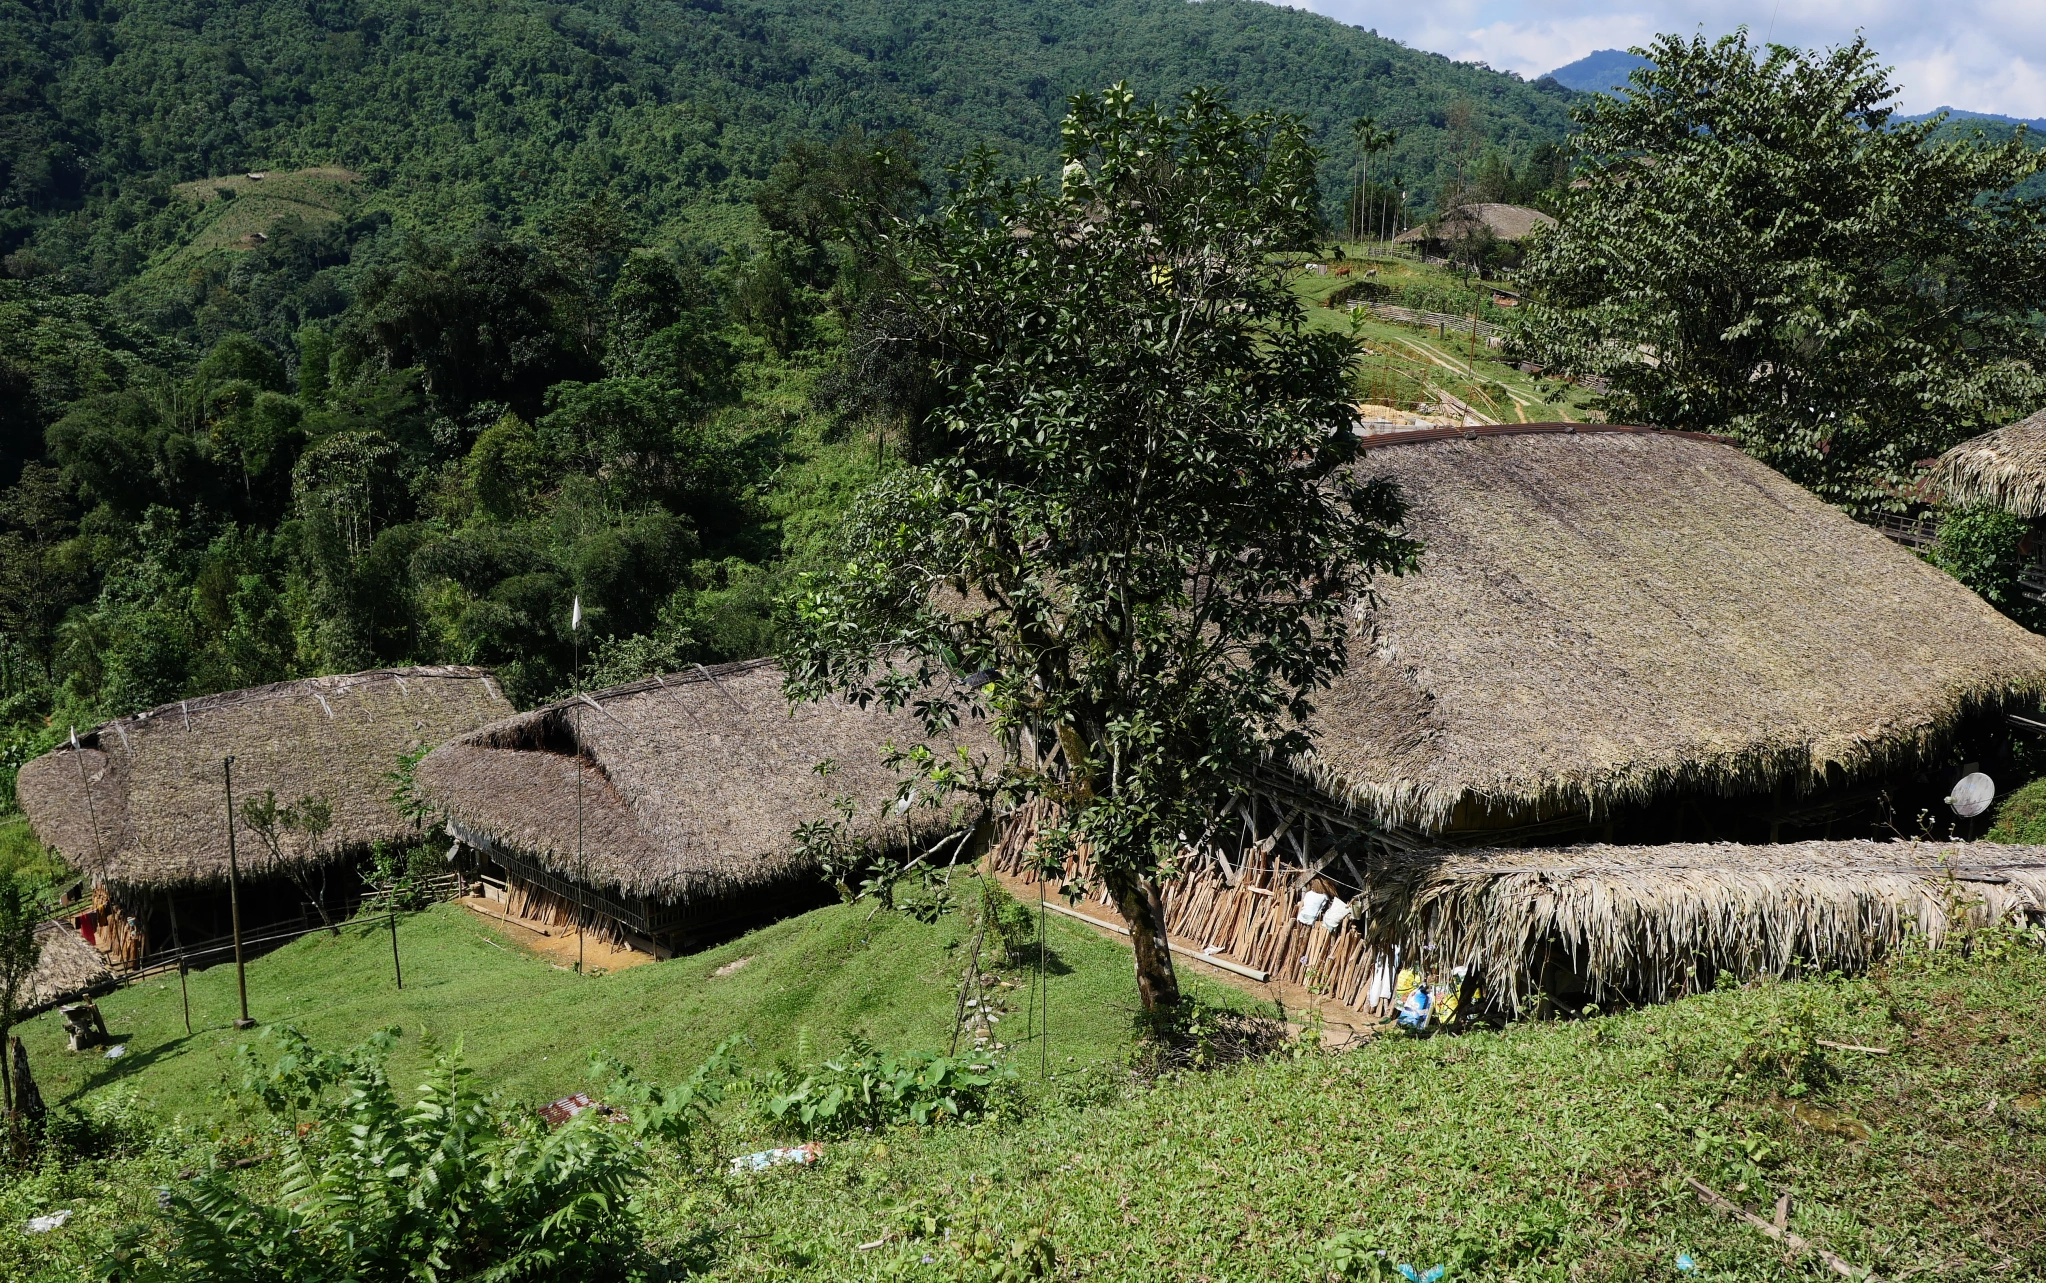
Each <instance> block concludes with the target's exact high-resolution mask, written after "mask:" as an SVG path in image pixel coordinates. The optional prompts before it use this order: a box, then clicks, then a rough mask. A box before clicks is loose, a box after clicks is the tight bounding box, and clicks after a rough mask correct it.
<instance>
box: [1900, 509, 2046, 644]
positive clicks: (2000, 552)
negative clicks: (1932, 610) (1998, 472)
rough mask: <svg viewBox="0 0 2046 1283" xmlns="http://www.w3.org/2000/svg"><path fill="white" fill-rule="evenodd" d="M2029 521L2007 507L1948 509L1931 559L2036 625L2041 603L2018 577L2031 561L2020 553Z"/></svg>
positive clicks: (1985, 597) (2023, 620)
mask: <svg viewBox="0 0 2046 1283" xmlns="http://www.w3.org/2000/svg"><path fill="white" fill-rule="evenodd" d="M2026 531H2027V525H2026V523H2025V521H2024V519H2023V518H2021V517H2015V516H2012V515H2011V514H2010V513H2008V512H2005V511H2004V510H2003V509H2001V508H1992V507H1989V506H1988V505H1987V504H1974V505H1970V506H1968V507H1964V508H1954V509H1950V510H1949V511H1947V512H1946V513H1945V514H1944V515H1943V516H1942V517H1941V519H1940V525H1939V536H1938V537H1937V538H1936V539H1935V540H1934V541H1933V544H1932V547H1931V549H1930V550H1929V551H1928V553H1927V559H1928V560H1930V561H1931V562H1932V564H1933V565H1935V566H1938V567H1939V568H1940V569H1941V570H1944V571H1946V572H1947V573H1948V574H1950V575H1952V576H1953V577H1954V578H1956V579H1958V580H1960V581H1961V582H1962V583H1964V584H1966V585H1967V586H1968V587H1970V588H1972V589H1974V591H1975V593H1976V595H1977V596H1979V597H1981V598H1982V600H1984V601H1986V602H1988V603H1989V604H1990V605H1992V606H1994V607H1996V608H1997V609H1998V610H2000V611H2002V612H2003V613H2004V614H2006V615H2009V616H2010V617H2011V618H2012V619H2015V620H2016V621H2017V622H2019V623H2021V624H2023V625H2025V626H2026V627H2027V628H2030V627H2033V626H2034V625H2036V624H2037V623H2039V622H2040V616H2041V614H2042V612H2041V611H2040V609H2039V607H2038V605H2037V604H2036V603H2035V602H2033V601H2032V600H2031V599H2030V598H2028V597H2026V596H2025V595H2024V589H2023V587H2022V586H2021V585H2020V584H2019V583H2018V576H2019V575H2020V574H2022V573H2023V572H2024V570H2025V568H2026V567H2027V566H2028V565H2030V564H2031V558H2029V557H2027V556H2025V554H2024V553H2023V552H2021V551H2019V547H2018V545H2019V544H2020V543H2021V542H2022V541H2023V539H2024V537H2025V534H2026Z"/></svg>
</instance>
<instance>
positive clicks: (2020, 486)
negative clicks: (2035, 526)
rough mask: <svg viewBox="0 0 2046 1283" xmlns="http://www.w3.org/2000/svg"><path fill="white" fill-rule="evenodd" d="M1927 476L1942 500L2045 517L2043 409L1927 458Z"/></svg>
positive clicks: (2045, 427)
mask: <svg viewBox="0 0 2046 1283" xmlns="http://www.w3.org/2000/svg"><path fill="white" fill-rule="evenodd" d="M1933 478H1934V481H1935V483H1936V485H1937V487H1938V489H1939V491H1940V493H1941V494H1943V495H1944V496H1945V498H1946V500H1947V502H1948V503H1951V504H1955V505H1964V504H1987V505H1989V506H1990V507H1992V508H2001V509H2003V510H2004V511H2005V512H2008V513H2011V514H2013V515H2015V516H2019V517H2023V518H2024V519H2025V520H2027V521H2033V522H2036V521H2039V520H2040V519H2041V518H2046V410H2041V411H2039V413H2037V414H2034V415H2031V416H2029V417H2027V418H2023V419H2019V420H2018V421H2017V422H2016V423H2010V424H2006V425H2004V426H2003V427H2000V428H1997V429H1996V430H1994V431H1992V432H1985V433H1983V434H1982V435H1981V436H1979V437H1970V438H1969V439H1968V440H1966V441H1963V442H1961V444H1959V445H1957V446H1955V447H1954V448H1953V449H1951V450H1949V451H1947V452H1946V453H1945V454H1943V455H1941V456H1940V457H1939V459H1938V460H1937V461H1936V462H1935V463H1934V464H1933Z"/></svg>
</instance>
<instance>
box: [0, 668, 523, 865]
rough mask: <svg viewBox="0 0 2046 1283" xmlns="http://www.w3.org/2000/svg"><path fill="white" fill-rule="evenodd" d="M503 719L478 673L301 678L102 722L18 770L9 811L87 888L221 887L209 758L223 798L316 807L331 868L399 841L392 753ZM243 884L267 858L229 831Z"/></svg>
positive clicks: (221, 801)
mask: <svg viewBox="0 0 2046 1283" xmlns="http://www.w3.org/2000/svg"><path fill="white" fill-rule="evenodd" d="M511 711H512V708H511V704H510V702H509V701H507V700H506V699H505V697H504V695H503V693H502V692H501V691H499V690H498V688H497V684H496V683H495V682H494V681H492V680H491V678H490V675H489V674H488V673H486V672H484V671H483V670H482V669H480V668H461V667H441V668H404V669H382V670H378V671H375V672H367V673H351V674H348V675H346V676H339V677H312V678H305V679H303V680H299V681H290V682H279V683H277V684H275V685H271V686H258V687H254V688H252V689H249V690H240V691H229V692H226V693H224V694H219V695H208V696H204V697H202V698H199V699H192V700H184V701H181V702H179V703H176V704H165V705H163V706H162V707H160V708H153V709H151V710H149V711H148V712H146V713H137V714H135V715H134V716H132V717H120V718H115V719H114V720H113V721H111V722H106V723H103V724H102V725H100V726H97V727H94V728H93V729H92V730H91V731H90V732H87V733H85V734H82V735H80V736H79V741H78V747H77V748H75V749H74V748H72V747H71V746H70V745H69V744H66V745H64V746H63V747H60V748H58V749H57V750H56V751H54V752H51V753H47V754H45V755H43V756H42V757H39V758H37V759H35V760H34V761H32V762H30V763H28V764H27V765H26V766H23V767H22V768H21V775H20V780H19V784H18V789H19V793H20V797H21V805H22V809H23V810H24V811H26V812H27V813H28V818H29V823H30V824H31V825H33V826H34V828H35V831H36V835H37V837H39V838H40V839H41V840H42V841H43V842H44V844H46V845H48V846H51V847H54V848H56V849H57V850H58V851H60V852H62V853H63V855H64V857H65V858H66V859H67V860H69V861H70V862H71V863H72V864H74V865H76V866H78V867H80V868H82V869H85V870H86V871H88V872H89V873H91V874H92V875H93V876H94V877H95V878H96V879H98V880H99V881H101V882H103V883H106V884H109V885H113V886H122V887H141V888H168V887H176V886H191V885H200V884H208V883H219V882H224V881H225V880H226V878H227V830H226V816H227V804H226V799H225V795H224V793H223V790H222V780H221V760H222V759H223V758H225V757H228V756H229V755H232V756H233V757H234V759H235V766H234V778H235V798H236V802H237V805H239V803H240V801H241V800H242V799H244V798H250V797H259V796H261V795H262V793H263V791H264V790H265V789H273V790H275V791H276V793H277V798H278V802H279V804H280V805H281V804H283V803H287V802H294V801H297V800H298V799H299V798H301V797H304V796H307V795H319V796H325V797H326V799H327V800H328V801H329V802H330V803H331V804H332V806H333V808H334V822H333V828H332V829H331V830H330V831H329V832H328V834H327V835H326V836H325V838H324V840H323V850H325V851H327V852H329V853H330V854H332V855H333V856H334V857H335V858H339V857H340V856H341V855H343V854H346V853H349V852H352V851H356V850H359V849H360V848H361V847H363V846H366V845H368V844H369V843H371V842H374V841H377V840H380V839H382V840H402V839H404V838H406V837H408V836H410V835H411V834H412V832H413V829H412V824H411V821H409V820H407V819H406V818H405V817H404V816H402V815H401V814H399V812H398V810H397V808H396V807H394V806H393V805H392V804H391V801H390V794H391V791H392V785H391V783H390V781H389V780H388V779H386V778H385V777H386V775H388V774H389V773H390V772H391V771H392V770H393V769H395V767H396V766H397V764H398V758H399V755H400V754H403V753H407V752H412V751H415V750H417V749H419V748H423V747H426V746H428V745H433V744H438V743H440V742H442V741H443V740H447V739H449V738H452V737H453V736H456V735H459V734H462V733H463V732H465V731H470V730H474V729H475V728H476V727H478V726H481V725H483V724H484V723H486V722H491V721H495V720H497V719H498V718H501V717H503V716H505V715H506V714H508V713H510V712H511ZM236 855H237V857H238V858H239V860H240V861H241V868H242V872H243V875H244V876H245V877H261V876H263V875H264V873H265V870H266V864H267V860H268V856H267V854H266V853H265V851H264V850H263V847H262V844H261V843H260V842H258V841H256V840H255V839H254V837H253V836H252V835H250V834H249V833H247V832H246V831H243V830H241V829H239V828H238V829H237V837H236Z"/></svg>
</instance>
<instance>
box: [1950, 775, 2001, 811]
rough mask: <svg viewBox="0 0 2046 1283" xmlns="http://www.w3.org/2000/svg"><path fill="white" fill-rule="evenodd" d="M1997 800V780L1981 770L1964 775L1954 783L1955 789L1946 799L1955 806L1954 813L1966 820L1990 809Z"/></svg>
mask: <svg viewBox="0 0 2046 1283" xmlns="http://www.w3.org/2000/svg"><path fill="white" fill-rule="evenodd" d="M1995 800H1996V781H1995V780H1992V779H1990V778H1989V777H1988V776H1987V775H1984V774H1983V773H1982V772H1980V771H1976V772H1975V773H1973V774H1972V775H1963V776H1962V777H1961V778H1960V779H1959V780H1957V781H1956V782H1955V783H1954V791H1953V792H1952V793H1950V794H1948V795H1947V796H1946V798H1945V799H1944V801H1945V802H1946V804H1947V805H1948V806H1951V807H1953V808H1954V814H1955V815H1958V816H1960V817H1961V818H1962V819H1964V820H1972V819H1974V818H1975V817H1976V816H1978V815H1980V814H1982V813H1983V812H1984V811H1986V810H1988V809H1989V804H1990V803H1991V802H1994V801H1995Z"/></svg>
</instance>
